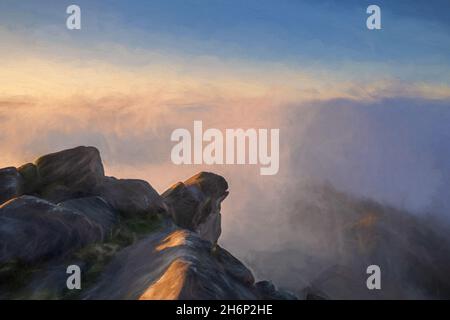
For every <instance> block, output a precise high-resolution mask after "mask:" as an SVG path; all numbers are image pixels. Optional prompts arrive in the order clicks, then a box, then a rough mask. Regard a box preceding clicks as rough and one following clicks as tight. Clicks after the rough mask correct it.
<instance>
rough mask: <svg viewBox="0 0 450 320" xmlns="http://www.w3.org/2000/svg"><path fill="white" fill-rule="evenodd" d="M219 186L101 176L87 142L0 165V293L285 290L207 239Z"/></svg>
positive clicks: (179, 295)
mask: <svg viewBox="0 0 450 320" xmlns="http://www.w3.org/2000/svg"><path fill="white" fill-rule="evenodd" d="M227 195H228V184H227V182H226V180H225V179H224V178H223V177H221V176H219V175H216V174H214V173H208V172H201V173H199V174H197V175H195V176H193V177H192V178H190V179H188V180H186V181H185V182H180V183H178V184H176V185H174V186H173V187H171V188H170V189H169V190H167V191H166V192H165V193H164V194H163V195H162V196H160V195H159V194H158V193H157V192H156V191H155V190H154V189H153V188H152V186H151V185H150V184H149V183H148V182H146V181H143V180H130V179H116V178H114V177H105V175H104V169H103V164H102V161H101V157H100V154H99V152H98V150H97V149H95V148H93V147H77V148H74V149H69V150H64V151H60V152H57V153H53V154H50V155H45V156H42V157H40V158H39V159H38V160H36V161H35V162H34V163H27V164H25V165H23V166H21V167H19V168H18V169H16V168H13V167H10V168H5V169H0V299H141V300H148V299H294V298H295V296H293V295H291V294H289V293H288V292H283V291H279V290H277V289H276V288H275V286H273V284H271V283H270V282H267V281H265V282H259V283H255V279H254V277H253V275H252V273H251V271H250V270H249V269H248V268H247V267H245V266H244V265H243V264H242V263H241V262H240V261H239V260H238V259H236V258H235V257H233V256H232V255H231V254H230V253H229V252H228V251H226V250H225V249H223V248H221V247H220V246H218V245H217V240H218V239H219V237H220V234H221V213H220V209H221V202H222V201H223V200H224V199H225V198H226V197H227ZM1 203H3V204H1ZM71 264H75V265H77V266H79V267H80V270H81V271H82V272H83V276H82V278H83V279H85V282H84V283H83V284H82V288H83V289H82V290H81V291H78V290H77V292H76V293H74V292H73V291H69V290H68V289H67V287H66V280H67V274H66V268H67V266H68V265H71Z"/></svg>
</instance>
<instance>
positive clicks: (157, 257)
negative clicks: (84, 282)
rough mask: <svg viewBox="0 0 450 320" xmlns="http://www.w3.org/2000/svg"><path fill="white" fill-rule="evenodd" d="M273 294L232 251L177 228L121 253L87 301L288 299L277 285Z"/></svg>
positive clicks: (89, 294)
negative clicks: (263, 289)
mask: <svg viewBox="0 0 450 320" xmlns="http://www.w3.org/2000/svg"><path fill="white" fill-rule="evenodd" d="M271 290H272V291H270V292H269V291H268V290H265V291H264V292H261V291H260V290H259V288H258V287H257V286H255V285H254V278H253V275H252V273H251V271H250V270H249V269H248V268H246V267H245V266H244V265H243V264H242V263H241V262H240V261H239V260H238V259H236V258H234V257H233V256H232V255H231V254H230V253H228V252H227V251H226V250H224V249H222V248H220V247H216V248H215V249H214V247H213V245H212V244H211V243H210V242H209V241H205V240H203V239H201V238H200V237H199V235H198V234H196V233H195V232H192V231H189V230H186V229H179V228H172V230H170V231H168V230H165V231H162V232H158V233H155V234H153V235H151V236H149V237H148V238H146V239H144V240H142V241H140V242H138V243H137V244H135V245H133V246H131V247H129V248H127V249H125V250H124V251H123V252H121V253H120V254H119V255H118V256H117V257H116V258H115V259H114V261H113V262H112V263H111V264H110V265H109V267H108V268H107V269H106V270H105V272H104V274H103V276H102V278H101V279H100V281H99V282H98V284H97V285H95V287H93V288H92V289H91V290H90V291H89V292H88V293H86V295H85V296H84V298H85V299H140V300H160V299H181V300H197V299H262V298H274V297H277V298H281V297H283V294H282V293H280V292H278V291H277V290H276V289H275V287H272V288H271ZM270 295H271V296H270ZM284 297H286V296H284ZM289 298H295V297H293V296H289Z"/></svg>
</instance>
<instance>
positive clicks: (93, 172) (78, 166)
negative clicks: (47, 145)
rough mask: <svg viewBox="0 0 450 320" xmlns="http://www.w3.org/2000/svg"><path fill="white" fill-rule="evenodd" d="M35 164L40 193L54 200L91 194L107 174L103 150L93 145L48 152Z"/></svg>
mask: <svg viewBox="0 0 450 320" xmlns="http://www.w3.org/2000/svg"><path fill="white" fill-rule="evenodd" d="M35 165H36V167H37V173H38V177H39V186H40V189H41V194H42V195H43V197H44V198H46V199H49V200H51V201H53V202H60V201H63V200H66V199H71V198H79V197H82V196H88V195H92V194H94V193H93V191H94V190H95V188H97V186H98V185H100V184H101V183H102V182H103V179H104V176H105V172H104V169H103V164H102V160H101V158H100V153H99V152H98V150H97V149H96V148H93V147H77V148H74V149H69V150H64V151H60V152H56V153H52V154H48V155H45V156H43V157H40V158H39V159H37V160H36V162H35Z"/></svg>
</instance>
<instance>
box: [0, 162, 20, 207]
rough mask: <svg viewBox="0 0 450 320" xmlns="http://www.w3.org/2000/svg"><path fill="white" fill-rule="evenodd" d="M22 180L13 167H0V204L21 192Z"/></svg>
mask: <svg viewBox="0 0 450 320" xmlns="http://www.w3.org/2000/svg"><path fill="white" fill-rule="evenodd" d="M23 185H24V181H23V178H22V176H21V175H20V173H19V172H18V171H17V169H16V168H14V167H9V168H4V169H0V205H1V204H2V203H4V202H6V201H8V200H11V199H13V198H15V197H18V196H20V195H21V194H22V192H23V188H24V186H23Z"/></svg>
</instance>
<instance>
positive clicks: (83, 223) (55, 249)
mask: <svg viewBox="0 0 450 320" xmlns="http://www.w3.org/2000/svg"><path fill="white" fill-rule="evenodd" d="M70 207H72V208H73V207H74V205H73V204H66V205H55V204H53V203H50V202H48V201H45V200H42V199H39V198H36V197H32V196H21V197H19V198H16V199H14V200H11V201H9V202H7V203H5V204H4V205H2V206H1V207H0V264H1V263H6V262H10V261H15V260H19V261H23V262H26V263H33V262H39V261H42V260H47V259H51V258H55V257H59V258H61V257H64V256H66V255H67V254H68V253H70V252H72V251H73V250H75V249H78V248H81V247H83V246H85V245H87V244H89V243H92V242H96V241H102V240H103V239H104V235H105V233H106V232H105V229H104V228H103V227H102V226H101V225H100V224H98V223H97V222H94V220H93V219H91V218H90V217H89V215H85V214H84V213H82V212H81V211H78V210H73V209H72V208H70ZM99 220H100V219H99Z"/></svg>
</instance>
